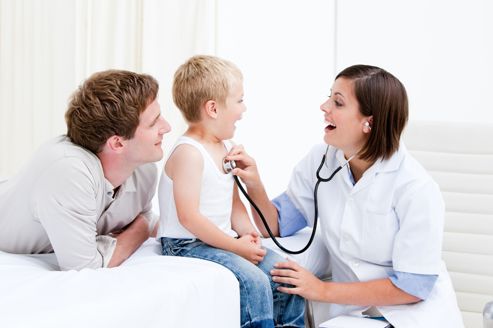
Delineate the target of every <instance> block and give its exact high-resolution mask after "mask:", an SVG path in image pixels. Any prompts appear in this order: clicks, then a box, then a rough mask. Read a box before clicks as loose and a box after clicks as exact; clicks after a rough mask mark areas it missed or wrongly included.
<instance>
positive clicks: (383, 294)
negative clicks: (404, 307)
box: [271, 261, 421, 306]
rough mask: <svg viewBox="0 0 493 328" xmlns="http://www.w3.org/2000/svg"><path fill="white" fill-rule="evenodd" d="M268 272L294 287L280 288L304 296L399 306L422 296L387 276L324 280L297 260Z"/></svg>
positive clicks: (320, 299) (282, 290)
mask: <svg viewBox="0 0 493 328" xmlns="http://www.w3.org/2000/svg"><path fill="white" fill-rule="evenodd" d="M275 267H276V269H274V270H272V271H271V274H272V276H273V278H272V280H273V281H275V282H277V283H285V284H289V285H292V286H293V287H279V288H278V289H279V290H280V291H281V292H283V293H287V294H297V295H300V296H302V297H304V298H306V299H309V300H314V301H320V302H328V303H337V304H352V305H363V306H370V305H373V306H381V305H399V304H409V303H416V302H419V301H420V300H421V299H419V298H417V297H415V296H413V295H410V294H408V293H406V292H404V291H403V290H401V289H399V288H397V287H396V286H395V285H394V284H393V283H392V282H391V281H390V279H388V278H384V279H377V280H371V281H366V282H348V283H342V282H324V281H321V280H320V279H318V278H317V277H315V276H314V275H313V274H312V273H310V272H309V271H307V270H306V269H304V268H302V267H301V266H299V265H298V264H297V263H296V262H292V261H288V262H282V263H277V264H276V265H275Z"/></svg>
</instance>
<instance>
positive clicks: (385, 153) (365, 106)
mask: <svg viewBox="0 0 493 328" xmlns="http://www.w3.org/2000/svg"><path fill="white" fill-rule="evenodd" d="M338 78H346V79H348V80H352V81H353V83H354V93H355V96H356V99H357V100H358V103H359V110H360V112H361V114H363V115H364V116H372V117H373V120H372V124H371V133H370V137H369V139H368V141H367V142H366V144H365V146H364V147H363V149H361V151H360V153H359V157H360V158H361V159H364V160H368V161H371V162H373V161H376V160H377V159H379V158H383V159H387V158H389V157H390V156H392V154H394V152H396V151H397V150H398V149H399V141H400V137H401V133H402V131H403V130H404V127H405V126H406V123H407V120H408V115H409V114H408V112H409V109H408V100H407V93H406V89H405V88H404V85H403V84H402V83H401V82H400V81H399V80H398V79H397V78H396V77H395V76H393V75H392V74H390V73H389V72H387V71H385V70H383V69H381V68H379V67H375V66H369V65H354V66H350V67H348V68H346V69H344V70H343V71H342V72H340V73H339V74H338V75H337V76H336V80H337V79H338Z"/></svg>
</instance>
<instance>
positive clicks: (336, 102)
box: [334, 100, 342, 107]
mask: <svg viewBox="0 0 493 328" xmlns="http://www.w3.org/2000/svg"><path fill="white" fill-rule="evenodd" d="M334 104H336V106H337V107H341V106H342V103H340V102H338V101H337V100H334Z"/></svg>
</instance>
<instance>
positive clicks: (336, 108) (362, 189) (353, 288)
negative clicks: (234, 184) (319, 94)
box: [227, 65, 463, 328]
mask: <svg viewBox="0 0 493 328" xmlns="http://www.w3.org/2000/svg"><path fill="white" fill-rule="evenodd" d="M320 109H321V110H322V112H323V113H324V119H325V124H326V127H325V130H324V132H325V136H324V141H325V143H326V144H327V145H328V146H327V145H323V144H322V145H318V146H315V147H314V148H313V149H312V150H311V151H310V152H309V153H308V155H307V156H306V157H305V158H304V159H303V160H302V161H301V162H300V163H299V164H298V165H297V166H296V168H295V169H294V172H293V175H292V177H291V181H290V183H289V185H288V189H287V190H286V192H285V193H283V194H282V195H280V196H279V197H277V198H275V199H274V200H273V201H272V202H271V201H270V200H269V199H268V197H267V194H266V192H265V189H264V187H263V185H262V182H261V180H260V177H259V174H258V171H257V168H256V164H255V161H254V160H253V159H252V158H251V157H250V156H248V154H247V153H245V151H244V149H243V148H242V147H241V146H237V147H235V148H234V149H233V150H232V152H231V153H230V155H229V156H228V157H227V159H228V160H235V161H236V163H237V165H238V167H237V168H236V169H235V170H233V174H235V175H237V176H239V177H240V178H241V179H242V180H243V182H244V183H245V185H246V186H247V188H248V193H249V195H250V197H251V198H252V199H253V201H254V202H255V203H256V204H257V206H258V207H259V208H260V209H261V210H262V212H263V213H264V216H265V217H266V219H267V221H268V223H269V225H270V227H271V230H272V231H273V232H274V234H276V235H278V236H283V237H284V236H289V235H292V234H293V233H295V232H296V231H298V230H300V229H301V228H303V227H305V226H306V225H313V221H314V219H313V217H314V213H315V204H314V186H315V184H316V182H317V174H316V172H317V169H318V168H319V166H320V162H321V160H322V157H323V156H324V154H325V155H326V159H325V163H324V165H323V166H322V168H321V170H320V176H321V177H323V178H326V177H328V176H330V175H331V174H332V172H334V170H336V169H337V168H338V167H339V166H341V165H342V166H343V168H342V169H341V170H340V171H339V172H338V173H337V174H336V175H335V176H334V178H333V179H332V180H331V181H329V182H326V183H321V184H320V186H319V188H318V216H319V222H320V230H321V233H322V238H323V241H324V244H325V246H326V247H327V249H328V251H329V254H330V261H331V267H332V281H330V282H324V281H321V280H319V279H318V278H317V277H315V276H314V275H313V274H312V273H310V272H309V271H307V270H306V269H304V268H302V267H301V266H299V265H298V264H297V263H295V262H293V261H288V262H283V263H278V264H277V267H276V269H274V270H272V272H271V273H272V275H273V279H274V281H276V282H279V283H285V284H288V285H291V286H290V287H280V288H279V289H280V290H281V291H282V292H285V293H288V294H298V295H301V296H303V297H305V298H306V299H309V300H316V301H322V302H329V303H333V304H332V305H331V306H330V309H331V313H330V315H331V317H335V316H338V315H342V314H347V313H351V314H353V315H354V314H356V315H364V316H370V317H380V318H381V317H384V318H385V319H386V320H387V321H388V322H390V323H391V324H392V325H394V326H395V327H398V328H400V327H413V328H416V327H463V323H462V318H461V315H460V312H459V309H458V307H457V303H456V297H455V294H454V291H453V288H452V284H451V282H450V278H449V275H448V273H447V270H446V268H445V265H444V263H443V261H442V260H441V245H442V235H443V224H444V204H443V200H442V198H441V194H440V190H439V188H438V186H437V184H436V183H435V182H434V181H433V180H432V178H431V177H430V176H429V175H428V174H427V173H426V171H425V170H424V169H423V167H422V166H421V165H420V164H419V163H418V162H417V161H416V160H415V159H414V158H413V157H412V156H411V155H410V154H409V153H408V151H407V150H406V148H405V146H404V144H402V143H401V142H400V137H401V133H402V130H403V129H404V126H405V125H406V122H407V118H408V100H407V94H406V90H405V88H404V86H403V85H402V84H401V82H400V81H399V80H398V79H397V78H395V77H394V76H393V75H392V74H390V73H388V72H386V71H385V70H383V69H381V68H378V67H373V66H367V65H355V66H351V67H348V68H346V69H344V70H343V71H342V72H340V73H339V74H338V75H337V77H336V79H335V82H334V84H333V86H332V90H331V96H330V97H329V99H327V101H326V102H324V103H323V104H322V105H321V106H320ZM347 160H350V161H349V163H348V164H347V165H345V166H344V164H345V163H346V162H347ZM252 212H253V213H254V219H255V222H256V224H257V226H258V227H259V229H260V230H261V232H262V234H263V235H264V236H268V235H267V232H266V230H265V228H264V226H263V224H262V222H261V221H260V219H259V217H258V216H257V214H256V212H255V211H252Z"/></svg>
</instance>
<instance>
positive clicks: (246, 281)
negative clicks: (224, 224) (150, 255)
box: [161, 237, 305, 328]
mask: <svg viewBox="0 0 493 328" xmlns="http://www.w3.org/2000/svg"><path fill="white" fill-rule="evenodd" d="M161 245H162V253H163V255H174V256H185V257H193V258H199V259H204V260H208V261H212V262H215V263H218V264H221V265H222V266H224V267H226V268H228V269H229V270H230V271H231V272H233V274H234V275H235V276H236V278H237V279H238V281H239V283H240V306H241V327H242V328H257V327H259V328H263V327H269V328H271V327H305V323H304V309H305V302H304V300H303V298H301V297H300V296H297V295H291V294H284V293H281V292H279V291H278V290H277V287H278V286H279V284H278V283H275V282H273V281H272V277H271V275H270V270H272V268H273V267H274V263H276V262H282V261H285V260H284V259H283V258H282V257H280V256H279V255H277V254H276V253H274V252H273V251H271V250H270V249H266V250H267V254H266V255H265V257H264V260H263V261H262V262H260V263H259V264H258V265H255V264H253V263H251V262H249V261H247V260H246V259H244V258H243V257H241V256H239V255H236V254H234V253H232V252H228V251H225V250H222V249H218V248H215V247H211V246H209V245H207V244H205V243H203V242H202V241H200V240H199V239H175V238H164V237H163V238H161Z"/></svg>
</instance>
